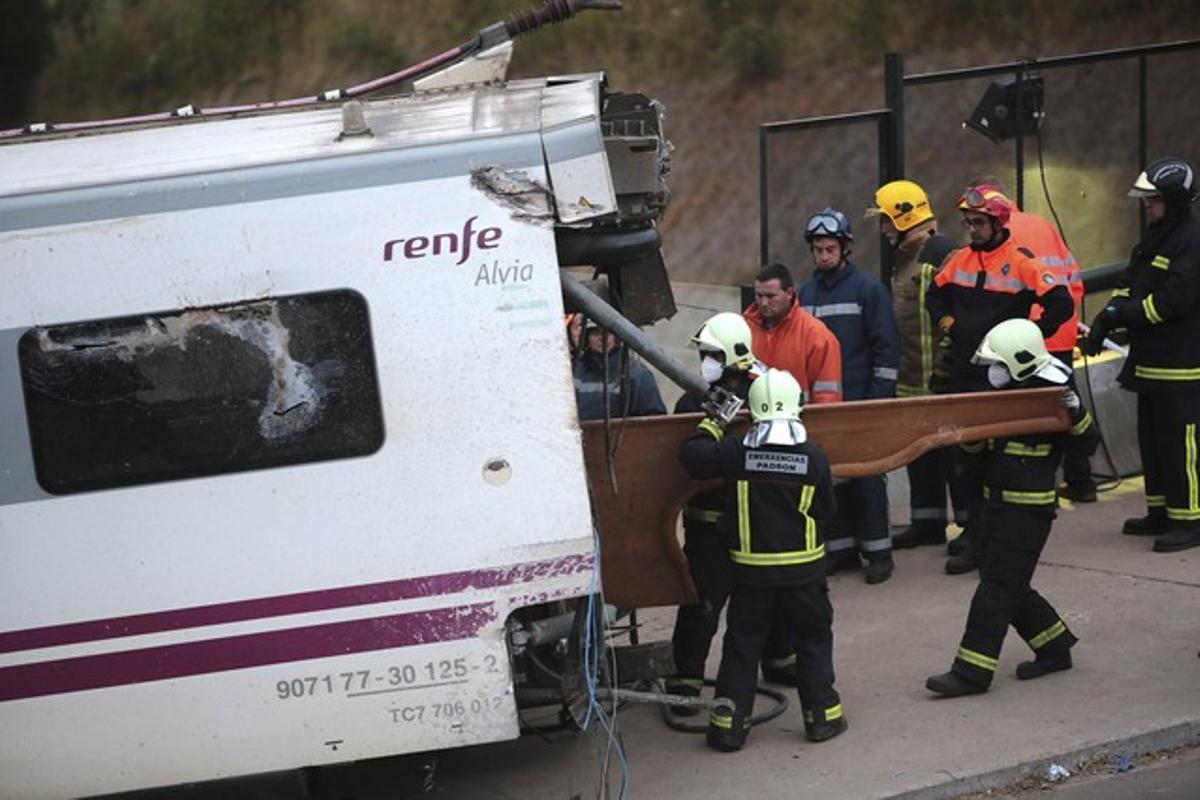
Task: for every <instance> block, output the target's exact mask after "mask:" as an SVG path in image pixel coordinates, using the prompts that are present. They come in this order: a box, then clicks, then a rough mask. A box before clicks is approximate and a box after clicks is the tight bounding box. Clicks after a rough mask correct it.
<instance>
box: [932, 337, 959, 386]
mask: <svg viewBox="0 0 1200 800" xmlns="http://www.w3.org/2000/svg"><path fill="white" fill-rule="evenodd" d="M952 372H954V351H953V350H951V349H950V338H949V337H947V336H943V337H942V338H941V340H940V341H939V342H938V349H937V352H935V353H934V354H933V372H932V374H931V375H930V376H929V388H930V390H931V391H934V392H937V391H941V390H942V389H944V388H945V387H947V386H948V385H949V384H950V375H951V373H952Z"/></svg>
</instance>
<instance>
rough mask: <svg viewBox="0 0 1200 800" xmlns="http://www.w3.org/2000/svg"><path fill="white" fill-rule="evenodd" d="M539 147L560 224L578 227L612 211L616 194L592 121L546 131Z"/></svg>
mask: <svg viewBox="0 0 1200 800" xmlns="http://www.w3.org/2000/svg"><path fill="white" fill-rule="evenodd" d="M542 147H543V148H544V149H545V152H546V170H547V172H549V174H550V185H551V186H552V187H553V188H554V204H555V208H556V210H557V211H558V219H559V221H560V222H563V223H566V224H572V223H580V222H585V221H587V220H592V219H596V218H597V217H604V216H610V215H612V214H613V213H614V212H615V211H616V208H617V196H616V191H615V190H614V189H613V180H612V175H611V174H610V173H609V170H608V156H607V155H605V152H604V141H603V139H602V138H601V136H600V126H599V123H598V122H597V120H596V118H595V117H592V118H590V119H587V120H583V121H581V122H573V123H570V124H567V125H560V126H557V127H553V128H546V129H545V130H543V131H542Z"/></svg>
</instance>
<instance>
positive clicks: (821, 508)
mask: <svg viewBox="0 0 1200 800" xmlns="http://www.w3.org/2000/svg"><path fill="white" fill-rule="evenodd" d="M749 403H750V414H751V418H752V420H753V424H752V425H751V427H750V430H749V431H748V432H747V433H746V434H745V436H743V437H740V438H726V437H725V431H724V428H723V426H722V424H721V422H720V421H719V420H715V419H712V418H711V417H710V418H706V419H704V420H703V421H702V422H701V423H700V424H699V425H698V426H697V428H696V432H695V433H694V434H692V435H691V436H690V437H689V438H688V439H686V440H685V441H684V442H683V444H682V445H680V450H679V459H680V461H681V462H682V464H683V466H684V469H686V470H687V472H688V474H689V475H691V476H692V477H693V478H696V479H708V478H724V479H725V480H727V481H729V482H730V483H731V484H732V485H731V487H730V488H732V489H733V491H732V492H727V493H726V497H727V498H730V500H731V506H732V507H730V508H727V513H728V514H729V517H730V520H731V521H733V522H736V527H734V526H730V527H729V528H728V529H727V530H726V533H725V536H726V542H727V546H728V552H729V559H730V561H732V562H733V564H732V579H733V580H732V584H733V587H732V593H731V596H730V599H729V613H728V617H727V620H726V631H725V641H724V647H723V650H722V653H721V668H720V670H719V671H718V673H717V688H716V691H717V697H718V698H724V699H727V700H728V701H731V702H732V706H729V705H724V704H719V705H718V706H716V707H714V708H713V710H712V711H711V712H710V714H709V719H708V731H707V741H708V744H709V746H710V747H712V748H714V749H717V750H723V751H733V750H738V749H740V748H741V747H742V745H743V744H744V743H745V740H746V736H747V733H748V732H749V728H750V718H751V713H752V711H753V708H754V694H755V684H756V682H757V677H758V662H759V659H760V658H761V657H762V655H763V650H764V647H765V645H766V642H767V638H768V636H769V634H770V631H771V625H772V622H773V621H776V620H778V621H779V622H781V623H782V624H784V625H786V626H787V628H788V629H789V630H790V632H791V633H792V635H793V637H794V641H795V642H796V645H795V651H796V682H797V688H798V690H799V695H800V704H801V707H802V710H803V712H804V727H805V731H806V733H807V735H808V738H809V739H810V740H811V741H814V742H819V741H824V740H826V739H830V738H832V737H834V736H837V735H838V734H839V733H841V732H843V731H844V730H846V720H845V717H844V716H843V715H842V705H841V700H840V698H839V697H838V694H837V692H836V691H835V690H834V688H833V680H834V676H833V607H832V606H831V605H830V603H829V589H828V586H827V584H826V581H825V564H824V555H825V545H824V543H823V541H822V539H821V526H822V524H823V522H824V521H825V520H826V519H828V517H829V515H830V514H831V513H832V511H833V502H834V500H833V479H832V476H831V473H830V469H829V461H828V459H827V458H826V456H825V454H824V453H823V452H822V451H821V449H820V448H818V447H817V446H816V445H814V444H811V443H809V442H808V441H807V439H808V434H807V432H806V431H805V429H804V425H803V424H801V422H800V413H801V408H802V405H803V400H802V395H801V391H800V385H799V384H798V383H797V382H796V379H795V378H793V377H792V376H791V375H790V374H789V373H787V372H782V371H780V370H776V369H771V370H768V371H767V373H766V374H765V375H763V376H762V377H760V378H758V379H757V380H755V381H754V383H752V384H751V385H750V395H749Z"/></svg>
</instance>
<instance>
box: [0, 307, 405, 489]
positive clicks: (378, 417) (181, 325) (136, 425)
mask: <svg viewBox="0 0 1200 800" xmlns="http://www.w3.org/2000/svg"><path fill="white" fill-rule="evenodd" d="M18 350H19V358H20V364H21V379H22V384H23V388H24V392H25V408H26V413H27V415H28V421H29V434H30V436H29V438H30V443H31V445H32V448H33V458H34V466H35V471H36V474H37V479H38V483H39V484H41V486H42V488H43V489H44V490H46V491H47V492H50V493H52V494H69V493H71V492H80V491H87V490H90V489H103V488H109V487H115V486H131V485H137V484H142V483H152V482H156V481H168V480H178V479H182V478H194V477H199V476H203V475H219V474H222V473H229V472H240V471H243V470H250V469H262V468H266V467H278V466H283V465H287V464H301V463H305V462H311V461H322V460H326V459H331V458H346V457H350V456H361V455H366V454H369V453H373V452H374V451H376V450H378V449H379V447H380V446H381V445H382V444H383V435H384V433H383V417H382V412H381V408H380V402H379V387H378V383H377V378H376V373H375V356H374V352H373V350H372V346H371V329H370V322H369V319H368V314H367V304H366V301H365V300H364V299H363V297H362V295H360V294H358V293H357V292H354V291H350V290H335V291H327V292H319V293H315V294H304V295H294V296H290V297H278V298H269V299H260V300H251V301H246V302H241V303H234V304H230V305H222V306H215V307H211V308H200V309H189V310H185V311H170V312H164V313H159V314H145V315H139V316H132V317H121V318H116V319H105V320H98V321H91V322H80V323H73V324H66V325H51V326H44V327H36V328H32V329H30V330H29V331H27V332H26V333H25V334H24V335H23V336H22V337H21V340H20V343H19V346H18Z"/></svg>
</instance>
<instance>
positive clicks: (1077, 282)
mask: <svg viewBox="0 0 1200 800" xmlns="http://www.w3.org/2000/svg"><path fill="white" fill-rule="evenodd" d="M1008 230H1009V231H1010V232H1011V235H1012V240H1013V241H1014V242H1016V243H1017V244H1018V245H1021V246H1023V247H1028V248H1029V249H1030V250H1032V251H1033V254H1034V255H1035V256H1037V259H1038V261H1040V262H1042V266H1044V267H1045V268H1046V271H1047V272H1049V273H1051V274H1053V275H1054V276H1055V277H1056V278H1058V280H1059V282H1060V283H1062V284H1064V285H1066V287H1067V291H1069V292H1070V293H1071V300H1072V301H1074V304H1075V309H1074V311H1073V313H1072V314H1071V318H1070V319H1069V320H1067V321H1066V322H1064V323H1063V324H1062V325H1060V326H1059V328H1058V330H1056V331H1055V332H1054V333H1052V334H1051V335H1049V336H1047V337H1046V349H1047V350H1049V351H1050V352H1051V353H1063V352H1070V351H1071V350H1072V349H1073V348H1074V347H1075V332H1076V329H1077V328H1078V327H1079V304H1080V303H1081V302H1082V301H1083V276H1081V275H1080V274H1079V262H1077V261H1076V260H1075V256H1074V255H1072V254H1071V251H1070V250H1069V249H1068V248H1067V244H1066V242H1064V241H1063V240H1062V237H1061V236H1059V235H1058V230H1057V229H1055V227H1054V226H1053V225H1051V224H1050V223H1049V222H1048V221H1047V220H1045V219H1042V218H1041V217H1039V216H1037V215H1036V214H1029V213H1026V212H1024V211H1017V210H1016V209H1013V212H1012V218H1011V219H1010V220H1009V221H1008ZM1041 317H1042V307H1041V306H1034V307H1033V311H1032V313H1030V315H1029V318H1030V319H1031V320H1033V321H1034V322H1037V321H1038V320H1039V319H1041Z"/></svg>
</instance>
